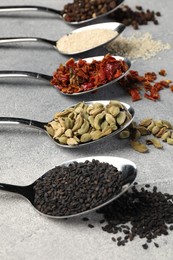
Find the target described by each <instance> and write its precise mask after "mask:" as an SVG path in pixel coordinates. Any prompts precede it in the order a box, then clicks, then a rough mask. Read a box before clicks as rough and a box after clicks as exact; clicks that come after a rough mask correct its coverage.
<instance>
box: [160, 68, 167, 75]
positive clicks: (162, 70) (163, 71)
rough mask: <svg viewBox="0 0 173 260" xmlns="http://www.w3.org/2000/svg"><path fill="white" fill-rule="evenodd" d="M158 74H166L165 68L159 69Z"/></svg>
mask: <svg viewBox="0 0 173 260" xmlns="http://www.w3.org/2000/svg"><path fill="white" fill-rule="evenodd" d="M159 74H160V75H161V76H166V74H167V73H166V70H164V69H161V70H160V71H159Z"/></svg>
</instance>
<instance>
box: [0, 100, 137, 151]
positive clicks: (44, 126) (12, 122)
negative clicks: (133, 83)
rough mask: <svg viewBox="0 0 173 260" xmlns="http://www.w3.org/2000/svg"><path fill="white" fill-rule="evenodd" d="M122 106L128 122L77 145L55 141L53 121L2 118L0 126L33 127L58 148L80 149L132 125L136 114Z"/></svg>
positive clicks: (127, 106)
mask: <svg viewBox="0 0 173 260" xmlns="http://www.w3.org/2000/svg"><path fill="white" fill-rule="evenodd" d="M109 102H110V101H105V100H98V101H87V102H85V104H88V105H92V104H95V103H101V104H103V105H104V106H106V105H108V104H109ZM77 104H78V103H77ZM77 104H75V105H73V106H71V107H70V108H73V107H75V106H76V105H77ZM120 104H121V105H122V106H123V107H124V109H125V110H124V111H126V112H127V115H129V116H128V118H127V119H126V121H125V122H124V123H123V124H122V125H119V127H118V128H117V129H116V130H114V131H112V132H111V133H109V134H107V135H103V136H100V137H99V138H98V139H94V140H89V141H85V142H78V143H76V144H64V143H61V142H60V141H59V140H58V139H56V140H55V139H54V137H53V136H52V135H51V134H50V133H49V131H48V126H49V123H50V122H51V121H52V120H51V121H49V122H40V121H36V120H31V119H26V118H16V117H0V125H9V126H20V125H25V126H28V127H31V128H35V129H37V130H38V129H39V130H42V131H44V132H46V134H48V136H49V137H50V139H51V140H52V141H53V142H54V143H55V144H56V145H58V146H61V147H64V148H80V147H81V146H85V145H91V144H94V143H96V142H99V141H101V140H104V139H105V138H108V137H112V136H114V135H117V134H118V133H120V132H121V131H123V130H124V129H125V128H126V127H128V126H129V125H130V124H131V122H132V121H133V119H134V114H135V111H134V109H133V107H131V106H130V105H128V104H127V103H124V102H120ZM67 109H68V108H67ZM64 111H65V110H64Z"/></svg>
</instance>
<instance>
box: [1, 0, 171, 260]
mask: <svg viewBox="0 0 173 260" xmlns="http://www.w3.org/2000/svg"><path fill="white" fill-rule="evenodd" d="M66 2H67V1H66ZM64 3H65V2H64V1H60V0H49V1H46V0H37V1H33V0H8V1H7V0H1V1H0V6H3V5H10V4H12V5H15V4H27V5H29V4H33V5H34V4H37V5H42V6H48V7H53V8H57V9H62V6H63V5H64ZM125 3H126V4H128V5H129V6H131V7H134V6H135V5H140V4H141V5H142V6H143V7H144V8H146V9H147V8H149V9H151V10H155V11H160V12H161V14H162V16H161V17H160V18H159V23H160V24H159V25H158V26H155V25H153V24H152V23H150V24H148V25H146V26H141V27H140V32H141V33H144V32H146V31H147V32H150V33H151V34H152V35H153V37H154V38H155V39H157V40H159V39H160V40H162V41H163V42H166V43H171V44H172V42H173V30H172V22H171V21H172V14H173V11H172V10H173V2H172V1H170V0H165V1H157V0H153V1H147V2H146V1H144V0H138V1H137V0H131V1H130V0H127V1H125ZM104 21H106V19H104ZM72 29H73V27H70V26H69V25H67V24H65V23H64V22H63V21H62V20H60V19H58V18H56V17H55V16H54V15H50V14H43V13H32V12H30V13H23V14H22V13H13V14H12V13H3V14H0V37H12V36H16V37H17V36H33V37H34V36H35V37H44V38H48V39H52V40H56V39H58V38H59V37H61V36H62V35H64V34H65V33H68V32H70V31H71V30H72ZM134 33H136V31H134V29H132V27H128V28H126V30H125V31H124V33H123V35H124V36H126V35H132V34H134ZM92 54H93V56H95V54H96V55H97V54H98V51H97V53H92ZM100 54H103V53H100ZM172 54H173V50H172V48H171V49H170V50H167V51H164V52H160V53H158V54H157V56H155V57H153V58H152V59H149V60H146V61H144V60H143V59H138V60H136V61H135V62H133V65H132V68H133V69H135V70H138V71H139V72H140V73H143V72H147V71H155V72H157V71H159V70H160V69H162V68H165V69H166V70H167V72H168V76H167V78H170V79H173V73H172V68H173V60H172ZM81 57H82V55H81ZM0 59H1V62H0V70H30V71H35V72H42V73H45V74H50V75H51V74H52V73H53V71H54V70H55V69H56V68H57V67H58V65H59V64H60V63H61V62H62V63H63V62H65V61H66V60H67V57H65V56H62V55H60V54H59V53H58V52H56V50H55V49H53V48H51V47H47V46H45V45H44V44H37V43H20V44H8V45H5V44H4V45H3V46H2V45H1V46H0ZM113 98H115V99H119V100H120V101H124V102H126V103H129V104H130V105H132V106H133V107H134V108H135V111H136V116H135V120H140V119H142V118H145V117H153V118H154V119H167V120H170V121H171V122H172V123H173V118H172V111H173V104H172V100H173V93H171V91H169V90H168V89H165V90H163V91H162V92H161V100H160V101H158V102H155V103H154V102H152V101H150V100H147V99H142V100H141V101H139V102H136V103H133V102H132V101H131V98H130V97H129V96H128V95H127V94H126V93H125V92H124V91H123V90H122V89H120V87H118V86H111V87H109V89H101V90H100V91H98V92H97V93H95V94H88V95H84V96H79V97H72V98H71V97H65V96H62V95H60V94H59V93H58V92H57V91H56V90H55V89H54V88H53V87H50V86H49V84H47V83H43V82H41V81H37V80H28V79H27V80H26V79H15V80H14V79H8V80H7V79H0V111H1V112H0V116H14V117H23V118H29V119H35V120H39V121H49V120H50V119H51V118H52V116H53V115H54V113H55V112H57V111H59V110H62V109H64V108H66V107H67V106H69V105H71V104H74V103H76V102H78V101H81V100H94V99H95V100H100V99H113ZM0 143H1V148H0V158H1V159H0V160H1V163H0V182H5V183H11V184H19V185H27V184H30V183H32V182H33V181H34V180H35V179H37V178H38V177H39V176H41V175H42V174H43V173H44V172H46V171H47V170H49V169H51V168H53V167H54V166H55V165H57V164H59V163H61V162H65V161H66V160H70V159H75V158H78V157H84V156H90V155H91V156H94V155H113V156H120V157H125V158H128V159H130V160H132V161H134V162H135V163H136V165H137V168H138V177H137V181H138V182H139V183H141V184H143V183H151V184H152V185H158V187H159V188H160V190H161V191H163V192H170V193H171V192H172V189H173V176H172V158H173V157H172V155H173V147H171V146H169V145H166V144H164V149H163V150H157V149H154V148H152V147H151V148H150V152H149V153H147V154H139V153H137V152H135V151H133V150H132V149H131V148H130V146H129V143H128V141H127V140H124V141H121V140H119V139H118V138H117V137H112V138H111V139H108V140H105V141H102V142H100V143H96V144H95V145H94V146H88V147H83V148H80V149H73V150H72V149H62V148H61V147H58V146H56V145H55V144H54V143H53V142H52V141H51V140H50V139H49V138H48V136H47V135H45V133H43V132H41V131H37V130H33V129H30V128H27V127H9V126H8V127H7V126H2V125H1V126H0ZM0 208H1V209H0V212H1V213H0V238H1V243H0V259H2V260H8V259H14V260H24V259H26V260H27V259H32V260H36V259H37V260H38V259H42V260H47V259H51V260H54V259H60V260H68V259H69V260H76V259H81V260H105V259H109V260H112V259H119V260H123V259H129V260H136V259H141V260H142V259H152V260H155V259H157V260H158V259H161V260H171V259H172V255H173V248H172V243H173V233H172V234H170V235H169V236H161V237H160V238H159V239H158V242H159V244H160V248H158V249H156V248H155V247H154V246H150V248H149V249H148V250H146V251H145V250H143V248H142V247H141V245H142V243H143V241H142V240H140V239H138V238H136V239H135V240H134V241H133V242H131V243H128V244H127V245H126V246H125V247H117V246H116V244H115V243H113V242H112V241H111V235H110V234H108V233H106V232H103V231H102V229H101V227H100V224H99V223H98V219H99V218H101V216H99V215H97V214H96V213H93V214H91V215H90V216H89V217H90V219H91V222H92V223H94V225H95V228H94V229H90V228H88V227H87V223H86V222H83V221H82V219H81V218H74V219H69V220H67V221H65V220H52V219H48V218H45V217H43V216H40V215H39V214H38V213H37V212H35V211H34V209H33V208H32V207H31V205H30V204H29V203H28V202H27V201H26V200H24V199H23V198H21V197H19V196H17V195H14V194H10V193H5V192H1V195H0Z"/></svg>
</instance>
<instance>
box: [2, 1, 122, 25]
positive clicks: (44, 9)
mask: <svg viewBox="0 0 173 260" xmlns="http://www.w3.org/2000/svg"><path fill="white" fill-rule="evenodd" d="M123 2H124V0H117V5H116V7H115V8H113V9H111V10H110V11H108V12H106V13H103V14H101V15H98V16H96V17H92V18H90V19H87V20H83V21H79V22H68V21H66V20H65V18H64V17H65V13H64V11H63V10H56V9H53V8H48V7H44V6H35V5H12V6H0V12H1V13H4V12H18V11H39V12H40V11H41V12H46V13H52V14H55V15H57V16H58V17H59V18H60V19H62V20H63V21H64V22H65V23H68V24H72V25H78V24H83V23H87V22H91V21H93V20H96V19H98V18H101V17H104V16H106V15H108V14H110V13H112V12H114V11H115V10H116V9H117V8H118V7H119V6H120V5H121V4H122V3H123Z"/></svg>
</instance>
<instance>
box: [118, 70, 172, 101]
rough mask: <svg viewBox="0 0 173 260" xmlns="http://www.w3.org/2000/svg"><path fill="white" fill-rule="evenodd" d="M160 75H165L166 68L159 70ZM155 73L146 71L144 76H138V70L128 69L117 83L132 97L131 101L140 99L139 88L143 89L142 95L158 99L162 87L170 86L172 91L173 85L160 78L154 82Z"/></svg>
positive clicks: (154, 99) (153, 99)
mask: <svg viewBox="0 0 173 260" xmlns="http://www.w3.org/2000/svg"><path fill="white" fill-rule="evenodd" d="M159 74H160V75H162V76H165V75H167V73H166V70H163V69H162V70H161V71H160V72H159ZM156 79H157V74H156V73H155V72H147V73H145V75H144V76H140V75H139V73H138V71H135V70H130V71H129V73H128V74H127V75H126V76H125V77H124V78H122V79H121V80H120V81H119V83H120V85H121V86H122V87H124V88H125V89H126V90H127V91H128V92H129V94H130V95H131V97H132V101H138V100H140V99H141V94H140V92H141V90H143V91H144V97H145V98H147V99H150V100H152V101H156V100H159V99H160V94H159V91H160V90H162V89H164V88H170V90H171V91H173V85H170V84H171V83H172V81H171V80H161V81H159V82H155V80H156Z"/></svg>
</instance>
